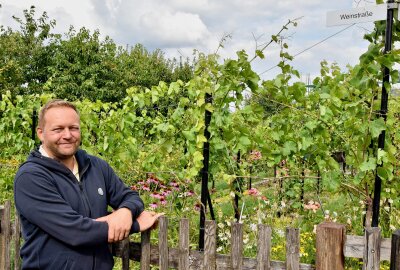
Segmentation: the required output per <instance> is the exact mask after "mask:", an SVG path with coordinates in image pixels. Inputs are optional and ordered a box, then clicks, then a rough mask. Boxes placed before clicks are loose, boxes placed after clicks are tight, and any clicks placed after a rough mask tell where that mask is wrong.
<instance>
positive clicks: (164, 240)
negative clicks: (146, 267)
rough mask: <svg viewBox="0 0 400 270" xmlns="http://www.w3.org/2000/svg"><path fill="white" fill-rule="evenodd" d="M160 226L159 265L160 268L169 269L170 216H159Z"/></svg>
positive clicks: (162, 269) (161, 269)
mask: <svg viewBox="0 0 400 270" xmlns="http://www.w3.org/2000/svg"><path fill="white" fill-rule="evenodd" d="M158 227H159V231H158V251H159V254H160V258H159V259H160V261H159V266H160V270H168V262H169V258H168V218H167V217H166V216H161V217H159V225H158Z"/></svg>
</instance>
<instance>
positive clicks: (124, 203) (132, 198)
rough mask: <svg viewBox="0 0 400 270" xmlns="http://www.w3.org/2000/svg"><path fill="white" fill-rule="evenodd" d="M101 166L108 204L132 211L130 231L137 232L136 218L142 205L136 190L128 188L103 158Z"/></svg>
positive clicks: (142, 208)
mask: <svg viewBox="0 0 400 270" xmlns="http://www.w3.org/2000/svg"><path fill="white" fill-rule="evenodd" d="M101 162H104V164H103V165H102V166H101V168H102V169H103V174H104V176H105V179H106V185H107V196H108V204H109V205H110V206H111V207H112V208H114V209H119V208H124V207H125V208H128V209H129V210H131V212H132V219H133V223H132V228H131V232H139V224H138V222H137V221H136V218H137V217H138V216H139V215H140V214H141V213H142V212H143V210H144V205H143V201H142V199H141V198H140V196H139V194H138V193H137V191H134V190H132V189H130V188H129V187H128V186H126V185H125V184H124V183H123V182H122V180H121V179H120V178H119V177H118V176H117V175H116V173H115V172H114V170H113V169H112V168H111V167H110V166H109V165H108V164H107V163H106V162H105V161H103V160H101Z"/></svg>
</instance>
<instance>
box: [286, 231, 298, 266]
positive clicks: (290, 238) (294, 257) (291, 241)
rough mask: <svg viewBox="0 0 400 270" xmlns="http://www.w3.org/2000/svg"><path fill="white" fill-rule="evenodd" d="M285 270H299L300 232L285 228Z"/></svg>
mask: <svg viewBox="0 0 400 270" xmlns="http://www.w3.org/2000/svg"><path fill="white" fill-rule="evenodd" d="M286 269H287V270H299V269H300V231H299V229H298V228H286Z"/></svg>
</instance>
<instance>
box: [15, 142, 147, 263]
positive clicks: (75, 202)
mask: <svg viewBox="0 0 400 270" xmlns="http://www.w3.org/2000/svg"><path fill="white" fill-rule="evenodd" d="M75 158H76V160H77V162H78V165H79V176H80V181H78V180H77V179H76V178H75V176H74V175H73V173H72V172H71V170H69V169H68V168H67V167H66V166H64V165H63V164H62V163H60V162H59V161H56V160H54V159H51V158H47V157H44V156H42V155H41V154H40V153H39V151H37V150H35V151H33V152H32V153H31V154H30V155H29V157H28V159H27V161H26V162H25V163H23V164H22V165H21V167H20V168H19V170H18V172H17V174H16V176H15V181H14V199H15V205H16V208H17V210H18V213H19V215H20V217H21V224H22V233H23V237H24V240H25V242H24V244H23V246H22V248H21V258H22V269H41V270H45V269H49V270H54V269H57V270H58V269H68V270H80V269H82V270H90V269H96V270H103V269H104V270H109V269H112V268H113V264H114V261H113V257H112V254H111V252H110V249H109V246H108V242H107V241H108V225H107V223H106V222H98V221H95V220H94V219H96V218H99V217H102V216H105V215H107V214H108V212H107V208H108V206H111V207H112V208H113V209H118V208H122V207H126V208H128V209H130V210H131V211H132V217H133V219H134V222H133V226H132V230H131V232H138V231H139V224H138V223H137V221H136V218H137V217H138V216H139V215H140V213H141V212H142V211H143V202H142V200H141V199H140V197H139V195H138V193H137V192H135V191H133V190H131V189H130V188H128V187H127V186H126V185H125V184H124V183H123V182H122V181H121V180H120V179H119V178H118V176H117V175H116V174H115V173H114V171H113V170H112V168H111V167H110V166H109V165H108V164H107V163H106V162H105V161H104V160H102V159H100V158H97V157H94V156H91V155H88V154H87V153H86V152H85V151H83V150H78V152H77V153H76V154H75Z"/></svg>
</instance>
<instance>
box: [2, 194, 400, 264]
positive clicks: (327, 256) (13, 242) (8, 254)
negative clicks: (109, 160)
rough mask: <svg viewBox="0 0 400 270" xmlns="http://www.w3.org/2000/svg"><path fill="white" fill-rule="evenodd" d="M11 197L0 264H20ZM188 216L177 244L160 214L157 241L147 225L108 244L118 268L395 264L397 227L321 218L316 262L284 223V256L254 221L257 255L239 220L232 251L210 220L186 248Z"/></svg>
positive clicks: (399, 254)
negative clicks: (353, 230)
mask: <svg viewBox="0 0 400 270" xmlns="http://www.w3.org/2000/svg"><path fill="white" fill-rule="evenodd" d="M11 210H12V208H11V203H10V202H9V201H7V202H5V204H4V206H0V221H1V227H0V256H1V257H0V270H3V269H4V270H11V269H12V267H13V269H15V270H18V269H20V268H21V263H20V258H19V249H20V243H21V231H20V222H19V219H18V215H16V216H15V219H14V221H13V222H12V220H11ZM189 228H190V224H189V220H188V219H181V220H180V223H179V243H178V247H168V218H167V217H165V216H162V217H160V220H159V230H158V245H153V244H151V243H150V236H151V231H146V232H143V233H141V242H140V243H136V242H130V241H129V239H128V238H127V239H125V240H123V241H120V242H118V243H116V244H113V245H112V251H113V254H114V256H116V257H119V258H121V259H122V269H124V270H125V269H129V264H130V261H136V262H140V269H141V270H150V269H151V265H155V266H158V267H159V269H160V270H165V269H170V268H175V269H180V270H187V269H205V270H223V269H227V270H228V269H229V270H231V269H232V270H236V269H237V270H267V269H268V270H275V269H287V270H306V269H321V270H322V269H323V270H329V269H332V270H340V269H345V268H344V267H345V266H344V258H345V257H348V258H360V259H362V260H363V269H376V270H378V269H379V268H380V261H382V260H386V261H390V262H391V266H390V270H400V230H397V231H396V232H394V234H393V236H392V238H391V239H387V238H381V234H380V229H379V228H367V229H366V231H365V235H364V236H354V235H346V230H345V226H344V225H342V224H337V223H331V222H327V223H322V224H319V225H318V226H317V235H316V265H310V264H303V263H300V232H299V229H297V228H287V229H286V261H284V262H283V261H275V260H271V235H272V228H271V227H269V226H267V225H263V224H260V225H258V227H257V228H258V237H257V255H256V257H255V258H248V257H244V256H243V247H244V246H243V224H240V223H233V224H232V226H231V252H230V254H218V253H217V252H216V250H217V233H216V230H217V226H216V223H215V221H210V220H207V221H206V223H205V239H204V240H205V245H204V250H202V251H199V250H193V249H190V243H189V239H190V237H189Z"/></svg>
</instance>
